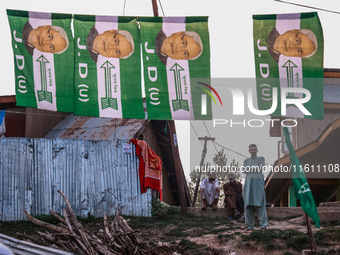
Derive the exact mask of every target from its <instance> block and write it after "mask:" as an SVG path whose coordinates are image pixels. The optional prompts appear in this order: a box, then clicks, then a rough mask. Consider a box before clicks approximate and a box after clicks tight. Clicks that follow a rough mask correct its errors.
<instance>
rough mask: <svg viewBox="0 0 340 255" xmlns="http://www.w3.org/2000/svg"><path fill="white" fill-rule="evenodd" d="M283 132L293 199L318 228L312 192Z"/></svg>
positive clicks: (317, 217)
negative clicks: (290, 167)
mask: <svg viewBox="0 0 340 255" xmlns="http://www.w3.org/2000/svg"><path fill="white" fill-rule="evenodd" d="M283 132H284V136H285V140H286V144H287V147H288V150H289V158H290V162H291V164H292V169H293V186H294V190H295V197H296V198H297V199H298V200H300V204H301V207H302V209H303V210H304V211H305V213H307V214H308V215H309V216H310V217H311V218H312V219H313V221H314V222H315V226H316V227H318V228H319V227H320V218H319V215H318V211H317V209H316V205H315V202H314V198H313V194H312V191H311V189H310V187H309V184H308V181H307V179H306V175H305V172H304V170H303V167H302V165H301V163H300V160H299V158H298V157H297V156H296V153H295V150H294V148H293V145H292V142H291V141H290V137H289V131H288V128H287V127H284V128H283Z"/></svg>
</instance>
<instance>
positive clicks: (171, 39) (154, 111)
mask: <svg viewBox="0 0 340 255" xmlns="http://www.w3.org/2000/svg"><path fill="white" fill-rule="evenodd" d="M140 34H141V41H142V53H143V66H144V84H145V92H146V104H147V112H148V119H163V120H164V119H168V120H171V119H177V120H180V119H184V120H191V119H211V118H212V113H211V97H210V95H209V93H210V92H209V91H208V92H207V90H206V89H205V86H203V85H202V84H200V82H201V83H207V84H210V46H209V31H208V18H207V17H163V18H161V17H143V18H140Z"/></svg>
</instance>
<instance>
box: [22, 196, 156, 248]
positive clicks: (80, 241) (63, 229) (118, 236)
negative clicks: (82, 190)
mask: <svg viewBox="0 0 340 255" xmlns="http://www.w3.org/2000/svg"><path fill="white" fill-rule="evenodd" d="M58 192H59V193H60V194H61V195H62V197H63V198H64V200H65V202H66V205H67V208H64V209H63V216H64V218H62V217H61V216H59V215H58V214H57V213H55V212H53V211H51V214H52V215H53V216H54V217H55V218H56V219H58V221H60V223H59V224H58V225H53V224H50V223H47V222H44V221H41V220H38V219H36V218H34V217H33V216H32V215H30V214H29V213H28V212H27V211H26V210H25V213H26V217H27V219H28V220H30V221H31V222H32V223H34V224H36V225H38V226H41V227H43V228H45V232H38V234H39V235H40V236H42V237H43V239H44V241H45V242H46V243H49V244H52V245H54V246H55V245H57V246H58V247H59V248H61V249H63V250H65V251H69V252H74V253H75V254H90V255H94V254H105V255H114V254H158V251H159V250H158V249H159V248H160V247H158V245H156V244H151V243H149V242H146V241H145V240H143V239H142V238H141V237H140V235H139V234H138V233H137V231H134V230H133V229H132V228H131V227H130V226H129V225H128V223H127V222H126V221H125V220H124V219H123V218H122V217H121V216H119V215H118V213H117V215H116V216H115V218H114V219H113V220H112V222H109V221H108V218H107V215H106V214H105V216H104V230H101V231H99V234H98V235H95V234H94V233H92V232H91V231H89V230H88V229H86V228H85V227H84V226H83V225H82V224H81V223H80V222H79V221H78V220H77V218H76V215H75V213H74V211H73V210H72V207H71V205H70V203H69V201H68V200H67V198H66V197H65V195H64V194H63V193H62V192H61V191H58ZM25 238H28V239H30V240H31V241H33V242H35V243H37V244H42V243H41V242H42V241H41V240H37V239H36V238H35V239H34V238H32V237H29V236H27V235H26V236H25ZM45 245H46V244H45Z"/></svg>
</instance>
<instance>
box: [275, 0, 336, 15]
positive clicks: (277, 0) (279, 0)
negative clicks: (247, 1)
mask: <svg viewBox="0 0 340 255" xmlns="http://www.w3.org/2000/svg"><path fill="white" fill-rule="evenodd" d="M274 1H276V2H281V3H284V4H291V5H296V6H300V7H306V8H310V9H314V10H319V11H324V12H331V13H335V14H340V12H337V11H332V10H327V9H322V8H319V7H314V6H309V5H304V4H297V3H292V2H287V1H282V0H274Z"/></svg>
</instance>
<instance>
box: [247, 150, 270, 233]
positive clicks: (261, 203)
mask: <svg viewBox="0 0 340 255" xmlns="http://www.w3.org/2000/svg"><path fill="white" fill-rule="evenodd" d="M257 151H258V150H257V146H256V144H250V145H249V153H250V156H251V157H250V158H248V159H246V160H245V161H244V163H243V169H242V171H243V172H244V173H245V174H246V180H245V183H244V189H243V199H244V208H245V223H246V227H247V229H248V230H253V229H254V211H255V209H256V208H258V209H259V215H258V219H259V221H260V228H261V229H266V227H267V224H268V219H267V211H266V194H265V186H264V179H263V175H262V166H263V165H264V157H258V156H257Z"/></svg>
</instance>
